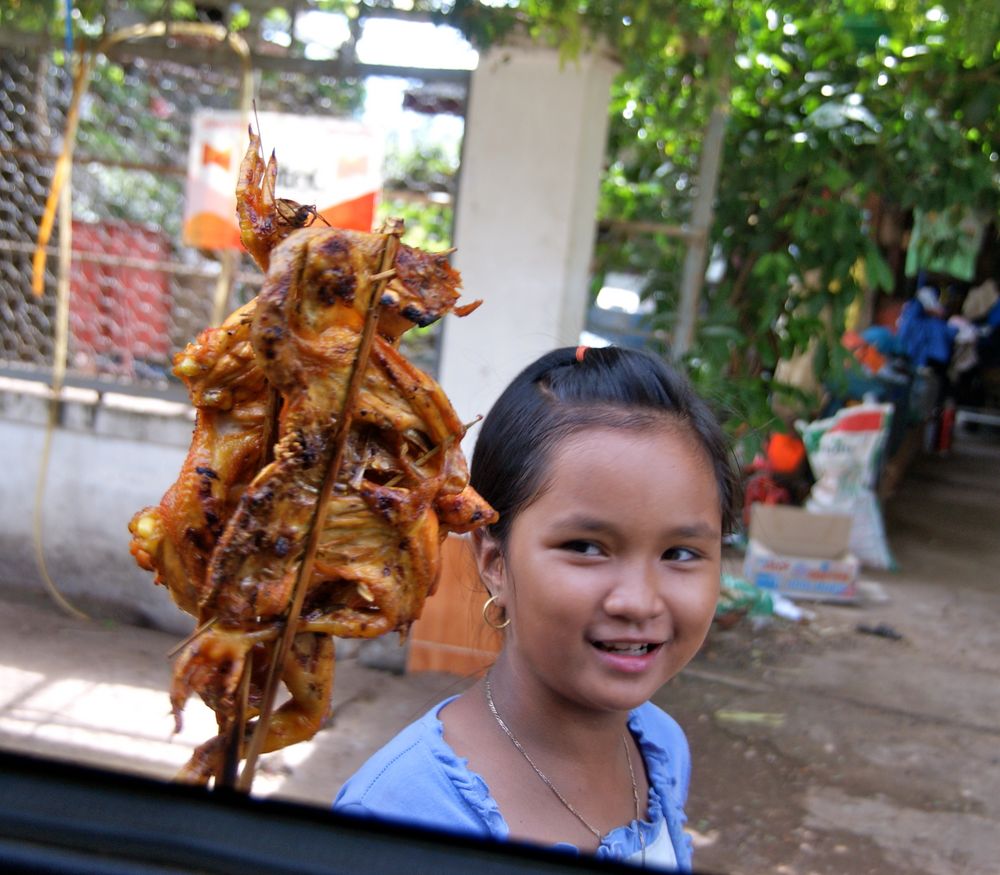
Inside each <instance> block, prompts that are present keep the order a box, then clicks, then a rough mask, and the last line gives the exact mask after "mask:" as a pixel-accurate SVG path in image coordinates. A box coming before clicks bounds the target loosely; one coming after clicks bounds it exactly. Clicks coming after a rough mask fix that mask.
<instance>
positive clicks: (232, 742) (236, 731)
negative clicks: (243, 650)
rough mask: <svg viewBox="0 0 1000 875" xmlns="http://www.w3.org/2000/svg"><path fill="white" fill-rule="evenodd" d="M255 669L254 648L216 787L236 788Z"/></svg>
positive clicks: (238, 690) (246, 665)
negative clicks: (251, 678)
mask: <svg viewBox="0 0 1000 875" xmlns="http://www.w3.org/2000/svg"><path fill="white" fill-rule="evenodd" d="M252 671H253V650H252V649H251V650H250V652H249V653H247V656H246V661H245V662H244V663H243V674H242V675H241V676H240V684H239V686H238V687H237V688H236V697H235V699H236V708H235V710H234V713H233V716H232V720H231V721H230V724H229V730H228V732H227V733H226V744H225V749H224V750H223V754H222V768H221V771H220V773H219V774H218V775H216V777H215V786H216V787H225V788H226V789H227V790H233V789H235V788H236V781H237V779H238V778H239V774H240V759H241V758H242V755H243V735H244V725H245V724H246V722H247V705H248V702H249V698H250V674H251V672H252Z"/></svg>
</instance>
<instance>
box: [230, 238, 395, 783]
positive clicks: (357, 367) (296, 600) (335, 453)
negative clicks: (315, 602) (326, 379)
mask: <svg viewBox="0 0 1000 875" xmlns="http://www.w3.org/2000/svg"><path fill="white" fill-rule="evenodd" d="M384 233H385V236H386V242H385V248H384V250H383V252H382V264H381V266H380V268H379V271H378V272H377V273H376V274H374V275H373V276H374V277H379V279H378V280H376V281H375V282H373V283H372V284H371V292H370V295H371V297H370V298H369V301H368V308H367V310H366V313H365V322H364V327H363V329H362V331H361V337H360V339H359V342H358V350H357V354H356V355H355V358H354V365H353V367H352V370H351V375H350V378H349V380H348V383H347V388H346V390H345V392H344V398H343V402H342V404H341V406H340V417H339V418H338V420H337V425H336V430H335V431H334V434H333V438H332V440H331V451H330V456H329V458H328V460H327V468H326V473H325V475H324V477H323V482H322V485H321V486H320V489H319V493H318V495H317V498H316V505H315V507H314V508H313V514H312V518H311V519H310V523H309V532H308V535H307V538H306V545H305V551H304V553H303V556H302V562H301V564H300V565H299V570H298V575H297V576H296V579H295V585H294V587H293V590H292V597H291V602H290V604H289V608H288V614H287V615H286V617H285V621H284V629H283V630H282V634H281V637H280V639H279V640H278V643H277V645H276V648H275V651H274V656H273V658H272V660H271V665H270V668H269V670H268V676H267V682H266V684H265V686H264V691H263V697H262V701H261V706H260V716H259V717H258V718H257V722H256V724H255V725H254V729H253V733H252V734H251V736H250V744H249V747H248V749H247V755H246V762H245V764H244V766H243V772H242V774H241V775H240V779H239V785H238V786H239V789H241V790H243V791H245V792H249V791H250V788H251V787H252V786H253V778H254V771H255V769H256V766H257V759H258V758H259V756H260V754H261V752H262V748H263V746H264V738H265V737H266V735H267V728H268V724H269V723H270V720H271V714H272V713H273V710H274V699H275V696H276V694H277V688H278V681H279V679H280V677H281V672H282V670H283V668H284V665H285V661H286V660H287V659H288V654H289V652H290V650H291V646H292V641H293V640H294V638H295V635H296V627H297V626H298V620H299V615H300V614H301V612H302V604H303V602H304V601H305V596H306V591H307V590H308V586H309V580H310V578H311V577H312V573H313V566H314V563H315V560H316V548H317V547H318V546H319V539H320V536H321V534H322V530H323V525H324V523H325V521H326V513H327V508H328V504H329V497H330V493H331V492H332V491H333V485H334V483H335V482H336V480H337V477H338V475H339V473H340V466H341V462H342V460H343V456H344V449H345V447H346V444H347V436H348V431H349V429H350V425H351V418H352V412H353V407H354V403H355V400H356V399H357V396H358V394H359V393H360V390H361V383H362V380H363V379H364V374H365V369H366V367H367V365H368V358H369V355H370V353H371V347H372V342H373V341H374V339H375V329H376V326H377V324H378V314H379V303H380V301H381V298H382V294H383V292H384V290H385V286H386V283H387V282H388V280H389V277H390V275H391V274H392V271H391V270H390V268H391V267H392V265H393V264H394V263H395V260H396V252H397V250H398V248H399V237H400V235H401V234H402V223H401V222H399V221H398V220H392V221H391V222H390V224H389V227H388V228H387V229H386V231H385V232H384Z"/></svg>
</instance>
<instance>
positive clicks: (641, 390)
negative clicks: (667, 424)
mask: <svg viewBox="0 0 1000 875" xmlns="http://www.w3.org/2000/svg"><path fill="white" fill-rule="evenodd" d="M576 352H577V351H576V348H575V347H564V348H563V349H557V350H553V351H552V352H550V353H547V354H545V355H543V356H542V357H541V358H540V359H538V360H537V361H535V362H534V363H532V364H530V365H528V367H526V368H525V369H524V370H523V371H521V373H520V374H518V375H517V376H516V377H515V378H514V380H513V382H512V383H511V384H510V385H509V386H508V387H507V388H506V389H505V390H504V392H503V394H502V395H501V396H500V397H499V398H498V399H497V402H496V404H494V405H493V408H492V409H491V410H490V412H489V414H488V415H487V417H486V419H485V420H484V421H483V425H482V428H481V429H480V432H479V436H478V438H477V440H476V448H475V451H474V452H473V456H472V468H471V472H470V473H471V483H472V486H473V487H474V488H475V490H476V491H477V492H478V493H479V494H480V495H482V496H483V498H485V499H486V500H487V501H488V502H489V503H490V504H491V505H493V507H494V508H495V509H496V510H497V512H498V513H499V514H500V519H499V520H498V521H497V522H496V523H494V524H493V525H492V526H490V528H489V531H490V533H491V534H492V535H493V536H494V537H495V538H497V539H498V540H499V541H500V543H501V544H502V545H503V544H506V542H507V537H508V535H509V534H510V527H511V525H512V524H513V522H514V518H515V517H516V516H517V515H518V513H520V511H521V510H523V509H524V508H525V507H526V506H527V505H528V504H530V503H531V502H532V501H534V499H535V498H536V497H537V495H538V493H539V491H540V490H541V489H543V488H545V485H546V482H545V470H546V467H547V463H548V460H549V457H550V455H551V453H552V450H553V448H554V447H555V445H556V444H557V443H559V441H561V440H562V439H563V438H565V437H566V436H567V435H570V434H573V433H574V432H578V431H580V430H582V429H585V428H592V427H601V426H603V427H611V428H643V427H649V426H650V425H654V424H656V423H658V422H662V417H663V416H664V415H667V416H670V417H673V418H675V419H676V420H677V421H678V422H680V423H682V424H683V425H685V426H686V427H687V428H689V429H690V431H691V433H692V434H693V435H694V437H696V438H697V440H698V443H699V444H701V446H702V447H703V448H704V450H705V452H706V454H707V456H708V458H709V460H710V461H711V464H712V469H713V472H714V474H715V479H716V481H717V483H718V486H719V505H720V507H721V510H722V527H723V532H724V533H728V532H731V531H732V530H733V526H734V524H735V522H736V516H737V512H738V511H737V503H738V501H739V498H738V496H739V478H738V476H737V474H736V469H735V467H734V465H733V462H732V454H731V451H730V447H729V441H728V440H727V438H726V436H725V433H724V432H723V431H722V428H721V427H720V425H719V423H718V421H717V419H716V418H715V416H714V415H713V413H712V411H711V410H710V409H709V407H708V404H707V403H706V402H705V401H704V400H703V399H702V398H701V397H700V396H699V395H698V394H697V393H696V392H695V391H694V389H693V388H692V387H691V384H690V383H689V382H688V380H687V378H686V377H685V376H684V375H683V374H681V373H680V372H678V371H677V370H675V369H674V368H673V367H671V366H670V365H668V364H666V363H665V362H664V361H662V360H661V359H659V358H657V357H656V356H654V355H651V354H650V353H647V352H641V351H638V350H632V349H623V348H621V347H614V346H611V347H602V348H593V349H587V350H586V351H585V353H584V354H583V355H582V356H581V357H580V359H579V360H578V359H577V355H576Z"/></svg>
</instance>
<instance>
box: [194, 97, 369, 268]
mask: <svg viewBox="0 0 1000 875" xmlns="http://www.w3.org/2000/svg"><path fill="white" fill-rule="evenodd" d="M258 122H259V126H260V130H259V133H260V135H261V139H262V142H263V148H264V159H265V161H266V160H267V159H268V158H269V157H270V154H271V150H272V149H274V151H275V153H276V155H277V161H278V181H277V185H276V186H275V192H276V196H277V197H279V198H288V199H289V200H293V201H298V202H299V203H301V204H308V205H310V206H315V207H316V209H317V211H318V212H319V213H320V214H321V215H322V216H323V218H325V219H326V220H327V222H329V223H330V224H331V225H332V226H334V227H336V228H352V229H354V230H358V231H370V230H371V229H372V225H373V223H374V219H375V207H376V205H377V202H378V194H379V191H380V190H381V188H382V158H383V141H382V138H381V137H379V136H376V134H375V133H374V132H373V131H372V130H371V129H370V128H367V127H366V126H364V125H363V124H361V123H359V122H354V121H347V120H344V119H335V118H327V117H323V116H302V115H289V114H286V113H276V112H262V113H259V115H258V116H256V117H255V124H254V127H255V128H256V127H257V124H258ZM248 142H249V140H248V138H247V116H246V114H245V113H242V112H236V111H233V112H219V111H217V110H199V111H198V112H196V113H195V115H194V118H193V124H192V132H191V147H190V149H189V151H188V176H187V198H186V203H185V209H184V231H183V239H184V242H185V243H186V244H187V245H188V246H197V247H199V248H202V249H238V248H240V247H241V246H242V244H241V243H240V231H239V225H238V224H237V221H236V180H237V176H238V173H239V167H240V162H241V161H242V160H243V154H244V152H245V151H246V148H247V145H248Z"/></svg>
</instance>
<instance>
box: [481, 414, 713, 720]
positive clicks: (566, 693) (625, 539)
mask: <svg viewBox="0 0 1000 875" xmlns="http://www.w3.org/2000/svg"><path fill="white" fill-rule="evenodd" d="M665 422H666V423H667V424H666V425H665V426H663V427H655V428H653V427H651V428H647V429H642V430H634V429H610V428H603V427H600V428H590V429H586V430H584V431H582V432H579V433H577V434H574V435H572V436H570V437H567V438H565V439H564V440H563V441H562V442H561V443H559V444H557V445H556V447H555V448H554V451H553V454H552V458H551V460H550V477H549V480H548V483H547V485H546V486H545V487H544V489H543V491H542V492H541V494H540V495H539V496H537V497H536V499H535V500H534V502H533V503H532V504H530V505H528V506H527V507H526V508H525V509H524V510H522V511H521V513H520V514H519V515H518V517H517V518H516V519H515V520H514V523H513V525H512V527H511V530H510V536H509V539H508V543H507V549H506V551H505V554H504V555H501V554H500V551H499V550H498V549H496V548H495V547H494V548H492V549H491V548H490V547H489V546H488V544H489V541H488V540H487V541H486V542H485V545H484V548H483V549H482V551H481V553H480V557H481V562H482V569H483V572H484V576H485V579H486V582H487V584H488V585H489V588H490V590H491V592H492V593H493V594H495V595H497V596H499V603H500V604H501V605H502V606H503V607H504V608H505V609H506V612H507V616H508V617H510V618H511V624H510V626H509V627H508V628H507V632H506V635H507V639H506V644H505V656H504V658H505V659H506V660H508V661H509V664H510V667H511V668H512V669H513V670H514V671H515V672H516V673H517V676H518V679H519V681H521V683H522V685H527V686H528V687H529V689H526V690H524V692H526V693H527V694H528V695H533V696H539V695H541V696H549V697H554V698H555V699H556V700H565V701H567V702H569V703H573V704H574V705H575V706H577V707H584V708H587V709H591V710H599V711H624V710H629V709H631V708H635V707H637V706H638V705H639V704H641V703H642V702H644V701H646V700H647V699H648V698H649V697H650V696H651V695H652V694H653V693H654V692H655V691H656V690H657V689H658V688H659V687H660V686H661V685H662V684H664V683H665V682H666V681H668V680H669V679H670V678H671V677H673V676H674V675H675V674H676V673H677V672H678V671H680V669H681V668H682V667H683V666H684V665H685V664H686V663H687V662H688V660H690V659H691V657H692V656H694V654H695V652H696V651H697V650H698V648H699V647H700V646H701V644H702V642H703V641H704V638H705V635H706V634H707V632H708V628H709V625H710V624H711V622H712V616H713V613H714V610H715V603H716V600H717V598H718V594H719V577H720V571H721V567H720V566H721V547H722V514H721V508H720V503H719V491H718V486H717V484H716V479H715V475H714V473H713V471H712V466H711V463H710V461H709V458H708V456H707V453H706V452H705V450H704V449H702V447H701V446H700V445H699V443H698V442H697V438H696V437H695V436H694V435H693V434H692V433H691V432H690V431H689V430H688V429H687V428H686V427H685V426H683V425H682V424H673V423H670V421H669V420H665ZM536 701H537V699H536Z"/></svg>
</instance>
